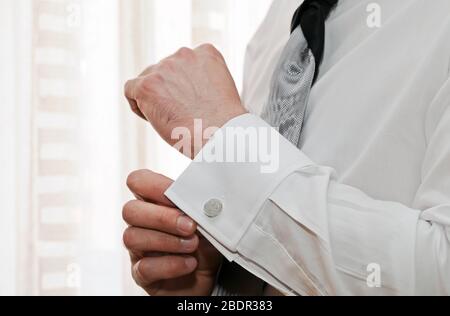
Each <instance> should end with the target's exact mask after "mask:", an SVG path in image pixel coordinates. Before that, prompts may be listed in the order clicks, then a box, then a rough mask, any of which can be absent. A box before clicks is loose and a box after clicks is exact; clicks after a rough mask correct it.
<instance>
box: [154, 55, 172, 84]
mask: <svg viewBox="0 0 450 316" xmlns="http://www.w3.org/2000/svg"><path fill="white" fill-rule="evenodd" d="M157 69H158V71H157V72H156V73H155V74H161V73H167V72H170V71H173V70H174V69H175V63H174V61H173V59H171V58H166V59H164V60H162V61H161V62H160V63H159V64H158V67H157ZM154 79H162V76H161V77H157V78H154Z"/></svg>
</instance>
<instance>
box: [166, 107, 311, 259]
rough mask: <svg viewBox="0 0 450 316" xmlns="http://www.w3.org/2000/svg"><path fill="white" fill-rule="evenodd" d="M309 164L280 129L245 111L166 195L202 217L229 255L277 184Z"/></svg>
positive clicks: (204, 229) (210, 236) (213, 238)
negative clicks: (280, 132)
mask: <svg viewBox="0 0 450 316" xmlns="http://www.w3.org/2000/svg"><path fill="white" fill-rule="evenodd" d="M310 165H313V163H312V162H311V160H310V159H309V158H307V157H306V156H305V155H304V154H303V153H302V152H301V151H300V150H298V149H297V148H296V147H295V146H292V144H291V143H289V142H288V141H287V140H286V139H285V138H284V137H282V136H281V135H280V134H279V133H278V131H276V130H275V129H274V128H272V127H271V126H270V125H268V124H267V123H266V122H264V121H263V120H262V119H261V118H259V117H257V116H254V115H252V114H245V115H242V116H239V117H237V118H235V119H233V120H231V121H230V122H228V123H227V124H226V125H225V126H224V127H222V128H221V129H220V130H218V131H217V132H216V133H215V134H214V136H213V137H212V138H211V140H210V141H209V142H208V143H207V144H206V145H205V147H204V148H203V150H202V151H201V152H200V153H199V155H198V156H197V157H196V158H195V160H194V162H192V164H191V165H190V166H189V167H188V168H187V170H186V171H185V172H184V173H183V174H182V175H181V176H180V178H179V179H178V180H177V181H176V182H175V183H174V184H173V185H172V186H171V187H170V188H169V189H168V191H167V192H166V196H167V197H168V198H169V199H170V200H171V201H172V202H173V203H174V204H175V205H177V206H178V207H179V208H180V209H181V210H182V211H183V212H185V213H186V214H187V215H188V216H190V217H191V218H192V219H194V220H195V221H196V222H197V223H198V225H199V227H200V228H201V231H202V232H205V235H206V236H205V237H206V238H208V239H209V240H210V241H212V242H214V244H216V245H217V243H220V245H221V246H222V247H219V248H221V249H219V250H221V252H222V253H223V254H225V253H226V257H227V259H229V260H230V259H232V258H231V257H230V253H227V252H231V253H236V252H237V247H238V244H239V241H240V240H241V239H242V237H243V236H244V234H245V233H246V231H247V230H248V228H249V226H250V225H251V224H252V223H253V222H254V220H255V218H256V217H257V216H258V214H259V212H260V210H261V209H262V208H263V205H264V203H266V202H267V200H268V198H269V196H270V195H271V194H272V192H273V191H274V190H275V189H276V188H277V186H278V185H279V184H280V183H281V182H282V181H283V180H284V179H285V178H287V177H288V176H289V175H290V174H292V173H293V172H294V171H295V170H298V169H301V168H305V167H308V166H310ZM217 246H218V245H217ZM223 248H225V249H223Z"/></svg>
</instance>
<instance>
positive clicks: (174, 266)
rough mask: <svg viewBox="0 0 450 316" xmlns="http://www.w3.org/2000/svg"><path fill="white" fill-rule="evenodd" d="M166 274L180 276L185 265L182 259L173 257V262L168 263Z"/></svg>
mask: <svg viewBox="0 0 450 316" xmlns="http://www.w3.org/2000/svg"><path fill="white" fill-rule="evenodd" d="M166 269H167V270H166V272H167V273H168V274H178V273H179V272H180V271H183V269H184V263H183V261H182V259H180V258H178V257H173V258H172V259H171V260H169V261H168V262H167V267H166Z"/></svg>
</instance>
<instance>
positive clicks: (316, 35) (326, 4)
mask: <svg viewBox="0 0 450 316" xmlns="http://www.w3.org/2000/svg"><path fill="white" fill-rule="evenodd" d="M337 3H338V0H305V1H304V2H303V3H302V5H301V6H300V7H299V8H298V9H297V11H295V14H294V17H293V19H292V25H291V31H292V32H293V31H294V30H295V29H296V28H297V27H298V26H299V25H300V26H301V28H302V31H303V35H304V36H305V39H306V41H307V42H308V46H309V48H310V49H311V52H312V53H313V55H314V59H315V61H316V74H315V77H317V75H318V69H319V66H320V63H321V62H322V58H323V50H324V46H325V21H326V20H327V18H328V16H329V15H330V12H331V10H333V8H334V7H335V6H336V4H337Z"/></svg>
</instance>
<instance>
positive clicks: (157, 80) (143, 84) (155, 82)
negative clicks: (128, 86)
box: [136, 72, 164, 97]
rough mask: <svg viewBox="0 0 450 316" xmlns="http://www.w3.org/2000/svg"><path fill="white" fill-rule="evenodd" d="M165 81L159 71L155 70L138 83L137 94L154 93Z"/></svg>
mask: <svg viewBox="0 0 450 316" xmlns="http://www.w3.org/2000/svg"><path fill="white" fill-rule="evenodd" d="M163 82H164V77H163V76H162V75H161V73H159V72H153V73H151V74H149V75H147V76H145V77H144V78H142V79H141V80H140V81H139V83H138V84H137V89H136V90H137V96H138V97H141V96H146V95H149V94H152V93H153V92H154V91H155V90H157V89H158V86H159V85H161V84H162V83H163Z"/></svg>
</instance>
